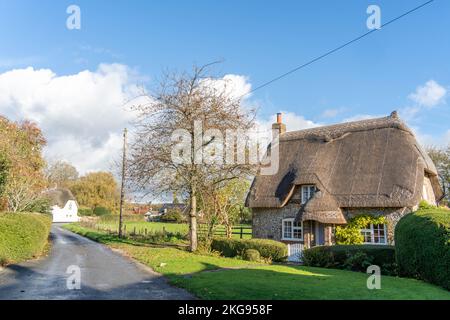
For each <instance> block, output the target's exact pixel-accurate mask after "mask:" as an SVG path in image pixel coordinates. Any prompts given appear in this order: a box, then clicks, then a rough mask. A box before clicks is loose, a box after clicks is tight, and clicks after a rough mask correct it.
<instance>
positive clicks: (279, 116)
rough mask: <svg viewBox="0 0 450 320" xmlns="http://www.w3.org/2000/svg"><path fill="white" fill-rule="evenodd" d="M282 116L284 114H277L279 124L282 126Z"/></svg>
mask: <svg viewBox="0 0 450 320" xmlns="http://www.w3.org/2000/svg"><path fill="white" fill-rule="evenodd" d="M281 116H282V113H281V112H278V113H277V123H278V124H281Z"/></svg>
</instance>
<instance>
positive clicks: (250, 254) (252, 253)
mask: <svg viewBox="0 0 450 320" xmlns="http://www.w3.org/2000/svg"><path fill="white" fill-rule="evenodd" d="M242 258H243V259H244V260H247V261H254V262H258V261H260V260H261V254H260V253H259V251H258V250H255V249H246V250H245V251H244V254H243V255H242Z"/></svg>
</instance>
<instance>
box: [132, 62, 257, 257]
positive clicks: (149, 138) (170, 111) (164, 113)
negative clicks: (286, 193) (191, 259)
mask: <svg viewBox="0 0 450 320" xmlns="http://www.w3.org/2000/svg"><path fill="white" fill-rule="evenodd" d="M147 97H148V103H144V104H140V105H138V106H135V107H134V108H133V111H134V112H136V114H137V116H138V118H137V121H136V122H135V124H134V125H135V127H134V137H135V139H134V141H133V142H132V143H131V145H130V149H131V150H130V159H129V165H128V168H129V174H128V176H129V177H130V178H131V181H132V182H133V185H134V186H136V187H137V188H140V189H142V190H145V191H146V192H147V193H148V194H153V195H158V194H171V193H173V192H177V194H179V195H186V197H187V198H188V199H189V207H190V212H189V235H190V250H191V251H195V250H196V249H197V207H198V203H197V200H198V197H199V194H201V193H202V192H203V190H202V189H203V188H205V187H206V188H212V189H214V188H215V187H214V186H215V185H218V184H220V183H221V182H223V181H227V180H232V179H235V178H237V177H242V176H247V175H248V174H249V172H250V171H251V170H252V167H251V166H249V165H247V164H241V163H236V162H234V163H227V162H223V161H220V160H221V159H220V154H219V153H217V154H215V151H217V150H218V149H217V148H215V144H216V142H220V139H219V138H218V137H219V136H220V134H225V132H226V130H233V131H235V132H236V131H239V130H242V131H245V130H248V129H250V128H252V127H253V124H254V118H255V111H254V110H250V109H248V108H244V107H243V106H242V104H241V98H239V97H236V96H233V95H232V94H230V83H228V82H227V81H226V80H223V78H215V77H212V76H211V75H210V74H209V72H208V66H206V67H194V69H193V71H192V72H191V73H178V74H168V75H165V76H164V79H163V81H161V85H160V86H159V88H157V89H156V90H155V91H154V92H152V93H150V94H148V95H147ZM200 127H201V128H200ZM199 131H202V132H207V131H209V132H215V133H214V134H202V133H199ZM180 145H183V147H181V148H179V146H180ZM212 150H215V151H212ZM205 155H208V156H211V157H205ZM215 156H216V159H215V160H218V161H209V160H211V159H213V160H214V157H215ZM180 158H182V159H183V160H181V161H180ZM206 158H208V161H206V160H205V159H206Z"/></svg>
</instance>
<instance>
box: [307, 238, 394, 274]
mask: <svg viewBox="0 0 450 320" xmlns="http://www.w3.org/2000/svg"><path fill="white" fill-rule="evenodd" d="M303 263H304V264H305V265H307V266H313V267H323V268H336V269H349V270H354V271H366V269H367V267H368V266H370V265H372V264H373V265H377V266H379V267H380V268H381V272H382V273H383V274H389V275H395V249H394V247H392V246H377V245H336V246H318V247H313V248H311V249H307V250H305V251H304V252H303Z"/></svg>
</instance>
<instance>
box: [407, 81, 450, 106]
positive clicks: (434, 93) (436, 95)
mask: <svg viewBox="0 0 450 320" xmlns="http://www.w3.org/2000/svg"><path fill="white" fill-rule="evenodd" d="M446 95H447V89H445V88H444V87H443V86H441V85H440V84H438V83H437V82H436V81H434V80H429V81H428V82H427V83H425V84H424V85H423V86H419V87H417V89H416V92H414V93H411V94H410V95H409V98H410V99H411V100H412V101H414V102H415V103H417V104H418V105H419V106H424V107H428V108H431V107H434V106H436V105H439V104H441V103H444V102H445V97H446Z"/></svg>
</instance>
